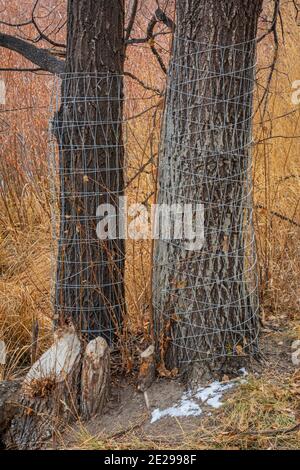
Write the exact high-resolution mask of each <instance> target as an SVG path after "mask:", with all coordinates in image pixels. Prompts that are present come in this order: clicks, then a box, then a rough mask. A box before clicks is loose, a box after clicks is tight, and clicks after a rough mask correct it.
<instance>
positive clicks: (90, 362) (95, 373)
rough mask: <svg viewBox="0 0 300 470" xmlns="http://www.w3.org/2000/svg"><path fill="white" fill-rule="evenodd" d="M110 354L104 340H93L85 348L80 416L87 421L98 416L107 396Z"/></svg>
mask: <svg viewBox="0 0 300 470" xmlns="http://www.w3.org/2000/svg"><path fill="white" fill-rule="evenodd" d="M109 379H110V352H109V347H108V344H107V342H106V341H105V339H104V338H100V337H99V336H98V338H95V339H94V340H92V341H90V342H89V343H88V345H87V347H86V350H85V353H84V356H83V362H82V372H81V403H80V406H81V416H82V417H83V418H84V419H86V420H88V419H90V418H92V417H93V416H95V415H97V414H100V413H101V411H102V409H103V406H104V405H105V402H106V400H107V395H108V387H109Z"/></svg>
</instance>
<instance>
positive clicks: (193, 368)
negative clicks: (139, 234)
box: [153, 0, 262, 380]
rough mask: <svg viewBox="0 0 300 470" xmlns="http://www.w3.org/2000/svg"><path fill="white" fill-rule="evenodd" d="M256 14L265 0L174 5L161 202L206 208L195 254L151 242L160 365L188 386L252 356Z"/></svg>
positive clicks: (197, 0)
mask: <svg viewBox="0 0 300 470" xmlns="http://www.w3.org/2000/svg"><path fill="white" fill-rule="evenodd" d="M261 7H262V0H255V1H253V0H235V1H226V2H219V1H218V0H183V1H178V2H177V24H176V37H175V38H174V45H173V56H172V59H171V64H170V72H169V83H168V91H167V97H166V105H165V119H164V128H163V133H162V149H161V154H160V164H159V192H158V203H159V204H162V203H164V204H176V203H179V204H183V203H193V204H195V202H198V203H201V204H203V207H204V243H203V246H202V247H201V249H195V250H191V249H186V246H187V245H186V244H185V241H184V240H172V241H168V240H162V239H160V240H158V241H157V243H156V246H155V250H154V276H153V279H154V281H153V304H154V321H155V326H156V336H157V350H158V354H159V356H160V360H161V361H164V362H165V364H166V365H167V367H168V368H175V367H177V368H179V370H180V372H182V373H187V375H188V377H189V380H193V379H195V380H198V379H199V377H202V378H204V377H205V378H206V379H207V378H209V377H211V376H214V375H219V374H222V373H224V372H225V371H227V372H228V371H230V370H232V368H233V369H234V368H235V367H238V366H239V367H240V366H241V362H243V361H242V358H244V356H246V355H251V354H255V353H256V351H257V333H258V324H257V315H256V313H257V308H258V306H257V303H256V296H255V284H254V285H252V284H251V282H250V280H249V276H248V275H247V272H248V271H251V272H252V271H253V270H252V268H251V266H249V262H248V260H249V259H250V257H251V255H252V254H253V253H249V251H251V250H252V248H253V244H252V240H250V241H249V239H248V238H247V236H246V228H247V225H249V224H251V198H249V197H248V195H247V194H246V193H247V191H248V189H249V187H250V186H251V184H250V183H249V181H250V180H249V178H250V175H249V173H250V172H251V171H250V169H249V166H250V162H251V122H252V87H253V83H254V63H255V41H253V40H254V38H255V37H256V33H257V22H258V17H259V14H260V11H261ZM233 45H235V46H233ZM193 216H194V218H195V216H196V209H195V207H194V206H193ZM237 356H238V357H237Z"/></svg>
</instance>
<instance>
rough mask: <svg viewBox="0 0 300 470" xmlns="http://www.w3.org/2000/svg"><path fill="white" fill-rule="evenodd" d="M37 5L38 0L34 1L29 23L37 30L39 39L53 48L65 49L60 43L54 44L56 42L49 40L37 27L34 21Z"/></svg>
mask: <svg viewBox="0 0 300 470" xmlns="http://www.w3.org/2000/svg"><path fill="white" fill-rule="evenodd" d="M38 3H39V0H36V2H35V4H34V7H33V10H32V16H31V22H32V24H33V26H34V27H35V29H36V30H37V32H38V34H39V39H43V40H44V41H47V42H48V43H49V44H51V45H52V46H55V47H62V48H65V47H66V45H65V44H62V43H60V42H56V41H53V39H51V38H49V37H48V36H47V35H46V34H45V33H44V32H43V31H42V30H41V29H40V27H39V25H38V24H37V21H36V19H35V10H36V8H37V6H38Z"/></svg>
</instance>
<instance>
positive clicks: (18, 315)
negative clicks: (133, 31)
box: [0, 2, 300, 449]
mask: <svg viewBox="0 0 300 470" xmlns="http://www.w3.org/2000/svg"><path fill="white" fill-rule="evenodd" d="M282 16H283V22H284V26H285V31H286V34H285V38H284V39H285V43H284V44H283V41H282V38H281V45H280V54H279V58H278V62H277V66H276V72H275V73H274V77H273V80H272V83H271V95H270V98H269V102H268V107H267V111H266V114H265V116H264V117H263V118H264V123H263V124H262V122H261V120H262V115H261V112H258V113H257V115H256V118H255V122H256V126H255V140H256V141H257V145H256V147H255V151H254V189H255V194H254V202H255V205H256V206H257V208H256V210H255V230H256V238H257V247H258V258H259V275H260V281H261V298H262V307H263V310H264V314H265V317H266V316H268V315H272V316H275V317H278V318H280V317H282V316H283V317H284V318H285V319H286V320H287V321H289V320H290V321H299V301H298V299H299V294H297V292H299V285H300V259H299V258H300V257H299V227H297V226H295V225H293V224H291V223H290V222H289V221H287V220H283V219H282V218H280V215H281V216H283V218H288V219H290V220H293V221H294V222H296V223H297V224H300V215H299V205H300V204H299V200H300V198H299V189H300V178H299V174H300V170H299V153H300V139H299V138H296V136H297V135H299V134H300V126H299V122H300V105H297V106H295V105H292V104H291V93H292V89H291V83H292V82H293V81H294V80H296V79H300V63H299V61H297V60H296V58H297V56H298V44H299V40H300V30H299V28H298V27H297V26H296V25H295V22H294V12H293V10H292V5H290V3H289V2H287V3H286V4H284V5H283V8H282ZM142 51H143V52H142V54H141V53H140V52H139V50H138V49H136V48H134V49H133V51H132V52H131V56H130V59H131V61H132V64H133V68H132V71H133V72H134V73H136V74H137V75H138V76H139V77H140V78H142V79H143V80H144V81H146V82H147V83H149V84H150V85H152V86H158V85H160V84H161V82H162V80H163V77H162V75H161V74H160V73H159V72H157V67H156V65H155V62H153V60H152V56H151V54H149V50H148V49H147V46H143V49H142ZM271 52H272V45H271V42H269V43H267V45H265V46H260V49H259V60H260V62H261V66H263V65H264V62H265V58H266V59H268V60H269V59H270V56H271ZM3 57H4V59H6V66H8V67H9V66H16V59H17V60H20V59H18V56H15V55H11V53H3ZM22 64H23V63H22V61H21V62H20V65H22ZM21 75H22V74H20V75H16V74H13V75H7V76H6V81H7V84H8V86H7V89H8V105H9V106H8V107H9V108H18V107H20V108H21V107H22V108H26V107H28V108H30V109H31V108H32V107H33V110H27V111H20V112H18V113H8V114H5V118H6V121H7V122H8V125H9V135H8V132H7V131H6V130H5V129H6V127H5V126H4V127H3V129H4V130H3V131H1V129H2V127H1V129H0V132H1V140H2V144H3V143H4V144H5V145H4V146H3V145H2V149H3V155H2V157H3V158H2V163H1V168H0V172H1V178H2V179H3V181H4V182H5V184H7V187H8V188H9V189H8V190H7V191H2V190H1V189H0V214H1V216H0V221H1V228H0V339H4V341H5V343H6V345H7V348H8V358H9V360H8V364H7V367H6V369H5V377H6V378H8V377H12V376H14V375H16V374H17V373H18V371H19V368H20V367H24V366H29V364H30V350H31V343H32V325H33V323H34V322H35V321H36V320H38V322H39V327H40V333H39V343H38V345H39V346H38V347H39V352H40V353H41V352H42V351H43V350H44V349H45V347H47V345H48V343H49V341H50V340H51V334H52V333H51V307H50V301H49V288H50V282H49V279H50V238H51V236H50V231H51V229H50V217H49V200H50V198H49V187H48V182H47V177H46V175H47V165H46V160H47V156H46V155H47V144H46V140H45V137H44V136H45V134H43V130H44V129H45V128H46V127H47V119H48V111H47V107H48V99H49V90H47V87H46V86H45V78H43V77H42V78H41V77H32V75H26V77H27V78H26V79H25V78H24V77H25V75H22V77H23V78H22V77H21ZM29 77H30V78H29ZM265 78H266V75H265V73H263V74H262V75H260V80H262V81H263V79H265ZM47 80H48V79H47ZM28 83H30V87H29V86H28ZM47 83H49V82H47ZM138 90H139V91H138ZM135 91H136V92H137V93H140V97H141V102H140V104H139V105H137V107H135V108H134V109H130V110H129V115H130V111H132V112H134V113H136V112H138V109H139V108H138V106H142V109H145V108H146V107H148V106H151V104H153V103H154V102H155V100H157V98H153V99H152V100H148V99H145V98H146V97H147V96H149V95H148V94H146V95H145V94H143V92H142V90H140V89H139V88H137V89H135ZM258 91H259V93H261V91H260V89H259V90H258ZM143 99H144V102H143ZM39 107H44V108H46V109H44V108H43V109H41V110H39V109H38V108H39ZM154 114H155V113H154V110H150V111H149V112H148V113H146V114H145V115H143V117H141V118H140V119H138V120H135V121H132V122H131V123H130V125H129V129H128V137H129V141H128V149H127V153H128V163H129V167H128V177H129V179H130V178H131V177H132V176H133V175H134V174H135V171H136V170H137V168H139V167H140V166H142V165H144V164H145V163H146V162H147V161H148V160H149V158H150V157H151V156H152V157H153V161H152V162H151V163H150V164H149V165H148V166H147V167H146V169H145V171H144V172H143V173H142V174H141V175H140V176H139V177H138V178H136V179H135V180H134V181H133V182H132V183H131V185H130V186H129V188H128V189H127V195H128V197H129V200H130V201H131V202H132V201H136V202H143V201H144V200H145V199H146V198H148V197H149V195H151V194H152V192H153V191H154V187H155V171H156V164H155V163H156V158H157V144H158V138H159V116H156V117H155V116H154ZM281 116H283V117H281ZM0 122H1V126H2V121H0ZM20 135H22V136H23V138H24V140H25V142H26V149H27V150H26V161H27V162H31V164H32V174H31V175H28V174H27V173H26V171H24V164H22V162H23V159H24V149H23V147H22V146H20V139H16V136H20ZM279 136H280V137H279ZM151 152H152V154H151ZM24 194H25V195H26V197H24ZM151 197H153V196H150V199H149V201H151ZM127 254H128V261H127V271H126V287H127V293H128V294H127V303H128V307H129V308H128V319H127V321H126V324H127V326H128V330H130V331H131V332H134V333H144V334H148V332H149V302H150V270H151V244H150V243H149V242H148V241H140V242H138V243H133V242H128V243H127ZM298 335H300V330H299V331H298ZM297 400H298V401H299V396H297V394H295V393H294V384H293V383H292V379H291V380H290V381H289V379H286V380H285V381H281V380H280V377H264V378H261V379H260V378H254V377H252V378H251V380H249V381H248V383H247V384H245V385H243V386H242V387H240V388H239V389H238V390H237V391H236V392H235V394H234V395H233V397H232V398H231V399H230V401H229V403H228V404H227V405H226V406H225V407H224V409H222V410H220V413H218V414H216V415H214V417H213V418H211V420H210V422H206V421H204V422H203V423H202V424H201V429H199V431H197V432H196V433H194V434H193V435H189V436H185V435H183V436H182V433H181V432H180V430H179V432H178V435H179V436H180V442H178V443H176V442H173V443H172V442H169V443H168V441H166V440H165V437H163V436H162V437H161V438H160V437H159V436H158V437H157V439H156V440H155V441H153V440H149V441H148V440H147V438H146V437H142V438H139V437H138V433H134V432H129V433H127V434H125V435H124V436H123V437H122V438H120V439H118V440H116V439H108V438H104V437H102V438H97V437H95V436H90V435H88V434H87V433H86V431H85V430H84V428H82V432H81V435H80V436H79V444H78V446H79V447H81V448H87V449H102V448H103V449H107V448H111V449H139V448H147V449H155V448H157V449H167V448H176V446H177V447H178V448H180V449H190V448H191V449H194V448H199V449H202V448H245V449H250V448H260V449H265V448H299V443H300V442H299V438H300V436H299V431H298V432H291V433H288V434H284V433H280V432H279V433H278V434H274V435H269V434H268V433H267V434H264V433H265V432H267V431H270V430H271V431H272V432H273V431H276V430H279V429H283V428H289V427H292V426H293V425H294V424H295V423H296V415H297V406H298V405H297ZM297 419H299V416H298V418H297ZM220 422H221V423H222V424H221V425H220Z"/></svg>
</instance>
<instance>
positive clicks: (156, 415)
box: [151, 368, 248, 423]
mask: <svg viewBox="0 0 300 470" xmlns="http://www.w3.org/2000/svg"><path fill="white" fill-rule="evenodd" d="M240 372H241V374H242V375H243V376H246V375H248V372H247V371H246V370H245V369H244V368H243V369H240ZM236 385H238V382H228V383H221V382H219V381H217V380H216V381H215V382H212V383H211V384H210V385H208V386H207V387H200V388H198V390H197V391H196V392H194V393H192V391H188V392H186V393H184V394H183V395H182V397H181V399H180V402H179V403H177V404H175V405H173V406H171V407H169V408H165V409H164V410H160V409H159V408H156V409H155V410H154V411H152V417H151V423H155V421H158V420H159V419H161V418H164V417H165V416H173V417H174V416H177V417H185V416H199V415H200V414H201V413H202V409H201V408H200V406H199V405H198V403H197V402H196V401H195V399H197V400H200V401H201V402H202V403H205V404H207V405H209V406H212V407H213V408H220V406H222V404H223V403H222V402H221V398H222V395H223V393H224V392H225V391H226V390H229V389H231V388H233V387H235V386H236Z"/></svg>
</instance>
